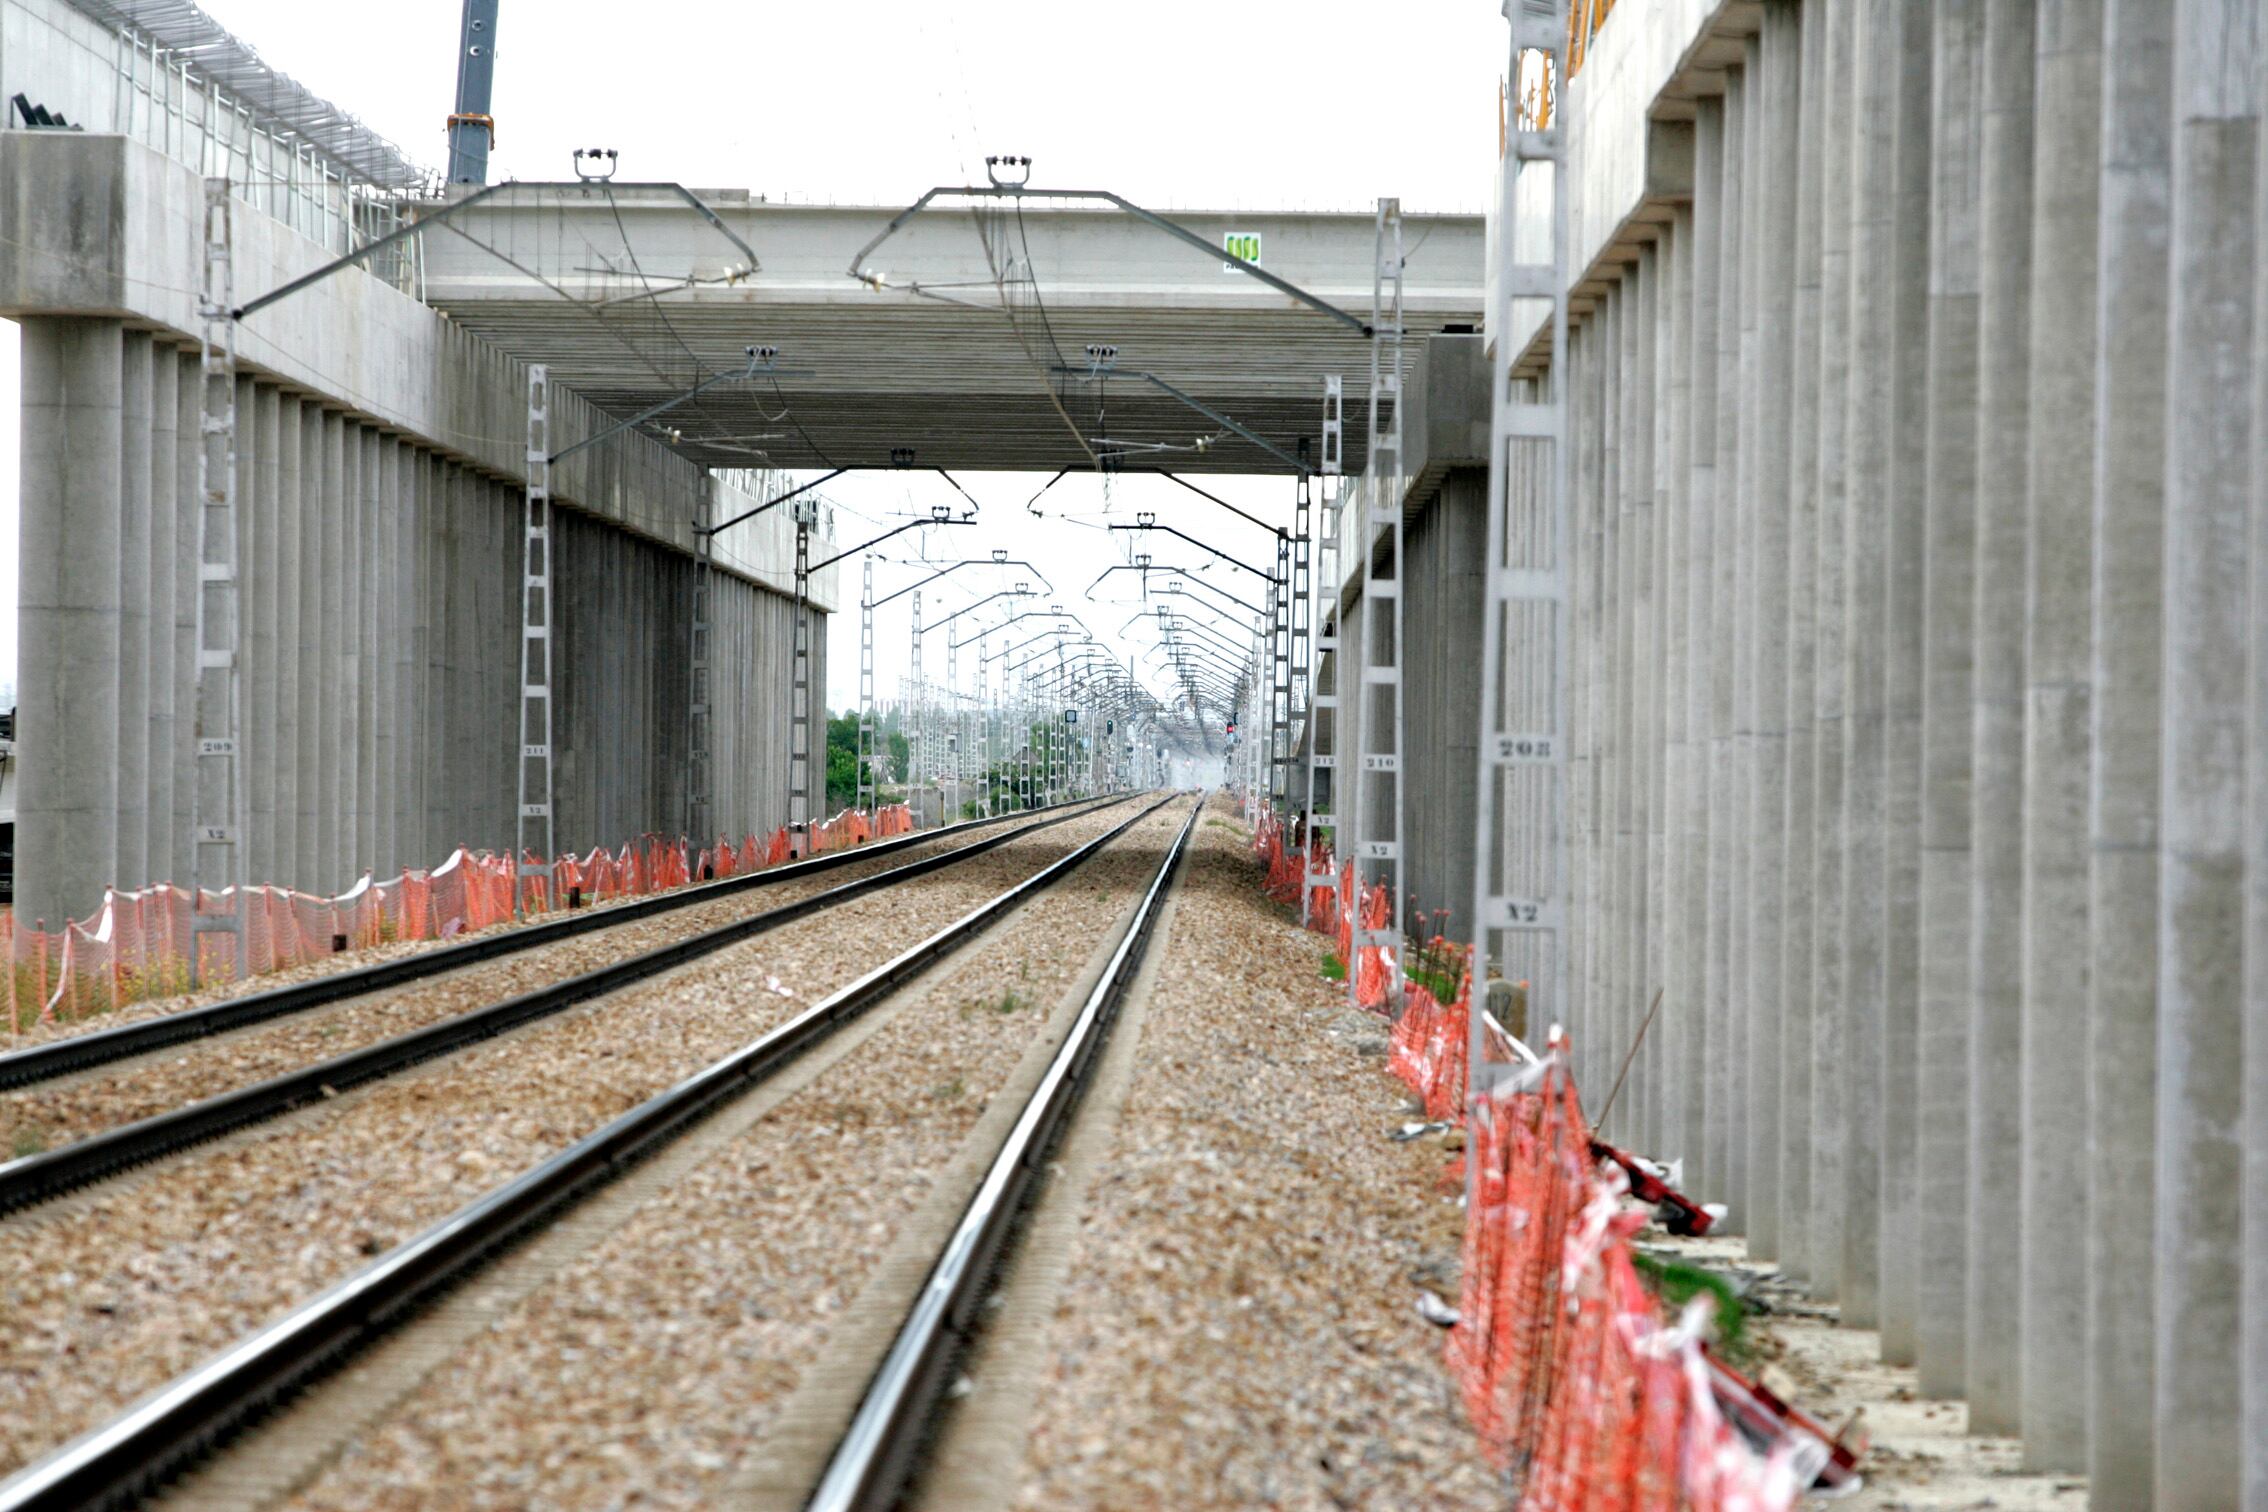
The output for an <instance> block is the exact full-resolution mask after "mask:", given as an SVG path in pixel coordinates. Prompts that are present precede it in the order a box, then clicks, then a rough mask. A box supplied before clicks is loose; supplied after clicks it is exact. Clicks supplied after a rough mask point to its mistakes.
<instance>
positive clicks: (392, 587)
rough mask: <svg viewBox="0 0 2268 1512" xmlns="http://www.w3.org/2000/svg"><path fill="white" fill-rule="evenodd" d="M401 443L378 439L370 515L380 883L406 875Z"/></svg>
mask: <svg viewBox="0 0 2268 1512" xmlns="http://www.w3.org/2000/svg"><path fill="white" fill-rule="evenodd" d="M402 450H403V448H402V443H401V442H399V441H397V440H395V439H394V438H393V437H391V436H381V437H379V438H378V493H377V505H378V507H377V508H376V509H375V510H373V511H372V513H371V554H372V557H373V558H374V562H375V570H374V571H373V572H372V573H371V581H372V583H373V585H374V593H373V595H372V599H371V608H372V610H373V616H372V621H371V627H372V637H371V639H372V646H371V650H372V658H371V689H372V693H371V700H370V707H371V731H370V734H371V742H370V744H371V754H372V756H373V758H374V763H373V767H372V776H371V784H370V785H371V790H372V794H373V796H374V798H375V799H376V802H375V803H374V804H373V805H372V808H371V815H370V821H371V822H370V827H371V847H370V864H371V866H372V867H373V868H374V869H375V870H376V871H377V873H378V875H379V876H381V877H390V876H392V875H394V873H395V872H397V871H399V870H400V869H401V864H400V862H399V861H398V860H397V859H396V856H395V846H394V838H395V831H394V815H395V811H396V810H397V808H398V807H399V805H400V796H401V795H400V792H399V790H398V789H397V788H396V787H395V785H394V782H395V775H396V774H395V770H394V743H395V741H396V740H397V739H399V738H400V734H401V726H402V720H401V709H400V707H399V705H398V704H396V702H395V695H396V692H397V685H398V679H397V677H396V674H395V646H394V642H395V640H396V639H397V634H398V629H399V621H398V618H397V615H396V612H395V606H396V604H397V603H398V602H399V593H400V582H399V576H400V575H399V571H398V569H397V566H396V564H395V561H394V543H395V540H396V537H397V535H398V533H399V532H398V526H399V525H400V522H401V510H402Z"/></svg>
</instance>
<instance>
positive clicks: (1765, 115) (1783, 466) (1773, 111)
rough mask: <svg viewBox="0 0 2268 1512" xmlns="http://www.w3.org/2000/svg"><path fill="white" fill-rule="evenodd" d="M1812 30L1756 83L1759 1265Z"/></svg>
mask: <svg viewBox="0 0 2268 1512" xmlns="http://www.w3.org/2000/svg"><path fill="white" fill-rule="evenodd" d="M1799 33H1800V23H1799V20H1798V13H1797V10H1796V7H1795V5H1794V4H1793V3H1782V4H1772V5H1767V6H1766V7H1765V10H1764V31H1763V36H1762V40H1761V42H1760V44H1759V59H1760V62H1759V66H1758V69H1757V71H1756V73H1755V74H1754V75H1753V76H1752V77H1754V79H1755V81H1756V101H1755V105H1756V110H1757V131H1756V138H1757V149H1758V150H1757V158H1758V164H1759V167H1760V168H1761V170H1762V171H1761V173H1760V175H1759V178H1758V182H1757V184H1756V192H1755V194H1754V195H1753V196H1752V198H1753V199H1754V200H1755V202H1756V216H1755V220H1754V222H1753V224H1754V225H1755V227H1756V230H1757V236H1756V258H1755V262H1756V264H1757V295H1758V297H1757V302H1756V394H1757V400H1756V408H1757V413H1758V417H1759V419H1758V424H1757V427H1756V432H1755V436H1756V445H1755V446H1754V448H1753V449H1752V451H1751V453H1750V467H1749V473H1750V475H1751V476H1752V477H1753V478H1754V480H1755V483H1754V488H1753V490H1752V493H1753V497H1754V500H1755V513H1756V517H1755V541H1756V545H1755V561H1756V592H1755V594H1754V595H1753V597H1754V600H1755V604H1754V610H1755V627H1754V630H1753V632H1752V633H1753V637H1754V654H1755V661H1754V671H1753V674H1752V677H1751V688H1752V701H1753V707H1754V723H1753V728H1754V731H1755V733H1754V736H1753V737H1752V738H1753V742H1754V752H1755V756H1754V770H1753V774H1752V783H1751V802H1752V808H1751V816H1750V819H1749V829H1750V832H1751V833H1752V834H1753V835H1754V837H1755V841H1754V845H1753V848H1752V850H1751V853H1750V858H1749V905H1748V910H1749V919H1750V921H1751V935H1752V944H1751V947H1750V950H1749V958H1748V961H1749V1001H1750V1004H1751V1010H1750V1013H1751V1016H1750V1019H1749V1035H1748V1058H1749V1066H1750V1077H1749V1081H1750V1087H1749V1097H1750V1102H1751V1104H1752V1106H1753V1108H1754V1110H1755V1112H1754V1116H1753V1118H1752V1119H1751V1121H1750V1124H1749V1149H1748V1168H1749V1206H1750V1208H1751V1210H1752V1213H1751V1219H1750V1227H1749V1248H1750V1251H1751V1252H1752V1253H1754V1254H1755V1255H1757V1256H1758V1257H1759V1258H1765V1259H1773V1260H1777V1259H1779V1258H1780V1257H1781V1256H1782V1255H1783V1254H1784V1253H1785V1252H1786V1251H1785V1241H1784V1237H1783V1227H1782V1226H1783V1222H1784V1217H1785V1213H1786V1211H1787V1209H1786V1205H1785V1202H1784V1198H1785V1196H1786V1192H1785V1189H1784V1186H1783V1184H1782V1180H1781V1167H1780V1156H1781V1152H1782V1150H1783V1149H1784V1148H1785V1143H1784V1140H1785V1136H1784V1132H1783V1129H1782V1122H1781V1120H1782V1113H1783V1107H1784V1104H1783V1101H1782V1085H1781V1066H1780V1050H1781V1045H1782V1041H1783V1036H1784V1034H1785V1029H1784V1027H1783V1024H1784V1015H1783V1005H1782V991H1783V988H1782V983H1783V980H1784V977H1783V973H1784V972H1785V969H1786V959H1785V955H1784V951H1785V947H1786V939H1785V934H1784V929H1783V925H1784V922H1785V916H1784V915H1783V913H1782V911H1781V901H1782V898H1783V896H1784V893H1785V889H1786V876H1787V857H1788V832H1787V828H1786V825H1785V824H1784V823H1783V820H1784V818H1785V816H1786V813H1787V805H1788V743H1787V728H1788V670H1787V669H1788V476H1789V471H1790V467H1791V453H1792V448H1793V445H1794V439H1795V438H1794V436H1793V433H1792V429H1791V427H1789V426H1788V425H1787V424H1786V423H1785V421H1784V420H1783V419H1782V418H1781V417H1783V416H1786V415H1787V414H1788V411H1789V406H1790V402H1791V397H1792V396H1791V394H1790V391H1789V380H1790V376H1791V366H1790V365H1791V362H1792V360H1793V342H1794V339H1795V323H1794V321H1795V307H1794V302H1795V240H1796V154H1797V145H1798V132H1799V131H1800V129H1801V125H1800V121H1799V118H1798V114H1797V111H1798V107H1799V102H1800V97H1799V94H1798V86H1799V84H1800V79H1799V77H1798V70H1799V69H1800V67H1801V54H1802V43H1801V39H1800V35H1799Z"/></svg>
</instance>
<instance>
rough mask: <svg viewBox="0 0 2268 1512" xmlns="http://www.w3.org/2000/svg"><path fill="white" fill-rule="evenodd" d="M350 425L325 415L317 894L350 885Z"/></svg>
mask: <svg viewBox="0 0 2268 1512" xmlns="http://www.w3.org/2000/svg"><path fill="white" fill-rule="evenodd" d="M347 490H348V478H347V425H346V419H345V417H344V416H342V415H340V414H338V413H337V412H335V411H331V410H326V411H324V413H323V507H322V517H323V537H322V541H321V543H320V545H321V550H320V553H319V555H318V558H317V559H318V561H319V562H320V563H321V568H322V599H321V609H320V613H319V615H317V616H310V617H309V618H310V623H309V625H308V632H309V633H310V634H311V635H313V636H315V637H316V639H317V640H318V642H319V643H320V644H321V646H322V648H323V659H322V680H321V683H320V686H319V687H318V689H317V691H318V693H319V694H320V696H321V704H322V719H321V729H322V738H323V743H322V749H321V755H320V758H319V759H320V761H321V763H322V784H321V790H322V796H323V802H322V808H321V811H320V813H319V814H318V815H317V816H316V825H317V831H318V833H319V834H320V836H321V845H320V848H319V850H318V858H319V861H320V864H319V865H318V867H317V868H316V873H315V878H314V880H313V881H312V882H310V883H309V884H308V887H309V890H310V891H314V892H326V893H327V892H331V891H334V890H335V889H337V888H340V887H343V886H345V885H346V882H345V872H346V867H347V847H346V845H345V844H344V843H343V842H344V833H345V831H344V825H343V822H342V821H343V819H344V816H345V814H346V802H345V796H346V758H345V754H344V753H345V749H346V735H347V725H346V705H345V700H344V699H343V698H342V697H341V696H340V690H341V687H342V686H343V683H344V680H345V674H346V651H345V645H344V639H343V636H344V631H345V624H346V616H345V614H344V613H343V611H342V607H341V606H342V605H343V604H344V603H345V601H346V591H345V590H346V583H347V576H346V543H345V542H346V521H347V518H348V514H349V509H350V505H349V502H348V492H347Z"/></svg>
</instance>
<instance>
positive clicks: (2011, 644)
mask: <svg viewBox="0 0 2268 1512" xmlns="http://www.w3.org/2000/svg"><path fill="white" fill-rule="evenodd" d="M2032 39H2033V0H1987V3H1986V6H1985V45H1984V68H1983V92H1982V109H1983V122H1982V157H1981V159H1980V167H1979V173H1978V196H1977V214H1978V267H1979V269H1980V279H1979V284H1978V291H1979V293H1978V305H1977V330H1978V363H1977V411H1978V431H1977V436H1978V451H1977V583H1976V588H1977V611H1976V612H1977V619H1976V627H1977V628H1976V657H1975V662H1974V674H1973V675H1974V681H1973V684H1972V687H1973V690H1974V695H1975V701H1976V702H1975V708H1976V727H1975V741H1976V744H1975V747H1974V751H1975V756H1974V761H1975V765H1974V768H1973V773H1974V782H1975V787H1974V789H1973V796H1974V810H1973V819H1972V822H1971V825H1970V832H1969V833H1970V858H1971V867H1972V871H1971V874H1970V877H1971V888H1972V893H1971V897H1972V900H1973V901H1972V904H1971V907H1970V914H1969V917H1970V927H1971V929H1972V931H1973V933H1972V934H1971V936H1970V966H1969V973H1970V975H1969V980H1970V995H1971V996H1970V1006H1971V1013H1972V1017H1971V1019H1970V1030H1969V1141H1970V1143H1969V1305H1968V1320H1967V1327H1968V1336H1969V1337H1968V1369H1969V1381H1968V1397H1969V1426H1970V1429H1971V1431H1973V1432H1977V1433H2009V1434H2012V1433H2016V1432H2017V1431H2019V1424H2020V1419H2019V1411H2020V1404H2019V1400H2018V1398H2019V1391H2020V1360H2019V1358H2018V1337H2019V1320H2020V1317H2021V1314H2022V1309H2023V1246H2022V1242H2021V1241H2022V1233H2021V1228H2020V1225H2019V1222H2018V1214H2019V1212H2020V1206H2019V1204H2020V1199H2021V1196H2022V1183H2021V1175H2022V1171H2023V1158H2024V1157H2023V1145H2022V1141H2023V1122H2022V1117H2021V1114H2022V1097H2021V1090H2022V1085H2023V1082H2022V1068H2023V1039H2024V1035H2023V1017H2022V1015H2023V993H2022V948H2021V942H2022V940H2023V938H2024V897H2023V886H2024V878H2023V824H2022V817H2021V816H2022V814H2023V811H2024V772H2023V754H2024V733H2023V718H2024V714H2023V694H2024V521H2025V510H2026V489H2025V482H2024V479H2025V468H2026V463H2027V460H2028V446H2027V442H2026V440H2025V437H2026V427H2027V424H2028V421H2029V414H2030V405H2029V400H2030V378H2029V372H2030V367H2031V357H2030V334H2029V333H2030V329H2031V327H2030V319H2029V316H2030V302H2031V260H2032V259H2031V226H2032V59H2033V40H2032Z"/></svg>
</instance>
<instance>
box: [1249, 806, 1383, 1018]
mask: <svg viewBox="0 0 2268 1512" xmlns="http://www.w3.org/2000/svg"><path fill="white" fill-rule="evenodd" d="M1252 852H1253V854H1254V855H1255V856H1257V857H1259V858H1260V861H1261V863H1262V865H1263V866H1264V867H1265V868H1266V878H1265V880H1264V881H1263V882H1262V884H1261V886H1262V888H1263V889H1264V890H1265V891H1266V892H1267V894H1268V896H1269V897H1271V898H1273V899H1275V900H1276V901H1277V902H1278V903H1283V904H1286V905H1291V904H1296V903H1298V901H1299V889H1300V878H1301V877H1302V876H1303V875H1306V874H1310V873H1316V872H1321V873H1325V874H1328V873H1329V872H1330V870H1331V863H1332V856H1331V848H1330V847H1329V846H1327V845H1325V844H1323V843H1322V842H1321V841H1320V840H1312V839H1311V840H1310V841H1309V842H1308V844H1307V845H1306V846H1305V847H1304V848H1302V847H1299V846H1295V845H1293V844H1291V843H1290V835H1289V829H1288V826H1287V825H1286V823H1285V821H1284V819H1283V817H1282V816H1281V815H1279V814H1277V813H1276V812H1275V811H1274V810H1273V809H1267V808H1263V809H1262V810H1261V811H1260V815H1259V817H1258V819H1257V820H1255V821H1254V823H1253V826H1252ZM1338 878H1339V881H1338V886H1337V887H1336V888H1335V889H1334V888H1332V887H1329V886H1323V885H1316V886H1313V887H1311V888H1310V892H1311V897H1310V899H1309V904H1308V912H1307V920H1308V928H1310V929H1313V930H1315V931H1316V932H1317V933H1319V934H1329V935H1336V936H1337V937H1338V941H1339V959H1340V960H1341V961H1342V962H1344V961H1347V960H1349V959H1350V958H1351V959H1352V960H1353V961H1354V968H1353V969H1354V973H1355V1000H1356V1001H1357V1002H1359V1003H1361V1004H1362V1005H1363V1006H1364V1007H1366V1008H1376V1009H1379V1010H1381V1011H1384V1010H1385V1008H1386V1002H1387V998H1388V996H1389V994H1390V992H1391V989H1392V986H1393V983H1394V981H1395V978H1396V977H1397V976H1398V975H1399V964H1398V963H1397V962H1396V961H1395V960H1394V959H1393V956H1394V953H1393V951H1392V950H1390V949H1387V948H1386V947H1384V946H1379V945H1365V946H1363V947H1362V949H1361V950H1360V951H1359V952H1358V951H1356V950H1355V948H1354V929H1355V922H1354V921H1355V919H1356V917H1357V915H1358V913H1359V916H1360V918H1361V920H1362V927H1363V928H1364V929H1384V928H1385V927H1386V926H1387V924H1388V923H1389V922H1390V921H1391V920H1392V918H1393V912H1394V910H1393V901H1392V899H1390V898H1388V897H1387V895H1386V888H1385V885H1384V884H1382V883H1375V882H1374V883H1372V884H1371V885H1370V886H1368V887H1366V888H1364V889H1363V891H1362V907H1361V908H1360V910H1357V909H1356V907H1355V895H1354V894H1355V882H1354V863H1353V862H1351V861H1350V862H1347V863H1345V864H1344V865H1342V866H1340V867H1339V869H1338Z"/></svg>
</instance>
